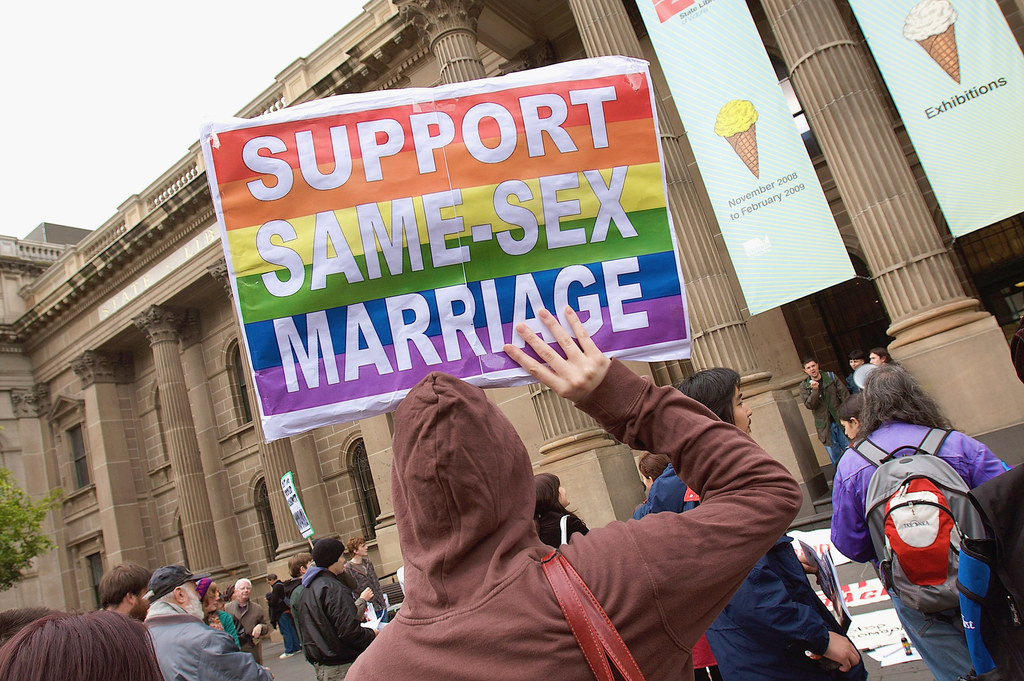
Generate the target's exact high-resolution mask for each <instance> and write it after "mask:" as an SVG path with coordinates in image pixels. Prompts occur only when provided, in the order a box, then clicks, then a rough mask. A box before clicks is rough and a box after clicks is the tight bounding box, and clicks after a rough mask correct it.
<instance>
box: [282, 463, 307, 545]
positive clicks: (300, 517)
mask: <svg viewBox="0 0 1024 681" xmlns="http://www.w3.org/2000/svg"><path fill="white" fill-rule="evenodd" d="M281 491H283V492H284V499H285V501H287V502H288V510H289V511H291V512H292V517H293V518H295V524H296V525H297V526H298V528H299V534H301V535H302V538H303V539H309V538H310V537H312V536H313V523H311V522H309V516H307V515H306V509H304V508H302V501H300V500H299V493H298V492H297V491H295V480H294V478H293V477H292V472H291V471H288V472H287V473H285V474H284V475H282V476H281Z"/></svg>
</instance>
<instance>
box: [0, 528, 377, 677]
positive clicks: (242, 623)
mask: <svg viewBox="0 0 1024 681" xmlns="http://www.w3.org/2000/svg"><path fill="white" fill-rule="evenodd" d="M347 550H348V555H349V556H350V559H349V560H348V561H346V560H345V558H344V554H345V552H346V546H345V545H343V544H342V543H341V542H340V541H339V540H337V539H334V538H324V539H319V540H317V541H316V542H315V543H314V545H313V550H312V553H300V554H297V555H295V556H293V557H292V558H291V559H290V560H289V563H288V567H289V571H290V573H291V579H289V580H288V581H287V582H283V581H281V580H280V579H278V577H277V575H276V574H274V573H270V574H268V575H267V577H266V581H267V585H268V586H269V587H270V590H269V592H268V593H267V596H266V600H267V606H268V607H267V608H264V607H263V606H262V605H261V604H260V603H258V602H256V601H254V600H252V598H251V596H252V582H251V581H250V580H249V579H246V578H241V579H238V580H236V581H235V582H233V583H232V584H230V585H229V586H228V587H227V588H226V589H225V590H224V591H223V592H221V590H220V588H219V587H218V585H217V583H216V582H215V581H213V579H212V577H211V576H210V575H209V574H205V573H200V574H196V573H193V572H191V571H190V570H189V569H188V568H186V567H184V566H182V565H166V566H163V567H159V568H157V569H156V570H155V571H153V572H150V571H149V570H148V569H146V568H145V567H143V566H141V565H138V564H136V563H131V562H129V563H122V564H120V565H116V566H114V567H113V568H111V569H110V570H109V571H107V572H106V573H105V574H104V575H103V576H102V578H101V579H100V582H99V584H98V597H99V606H100V609H99V610H98V611H96V612H91V613H71V612H60V611H56V610H52V609H50V608H44V607H31V608H17V609H13V610H7V611H3V612H0V679H2V680H3V681H35V680H37V679H38V680H42V679H58V678H59V679H67V680H68V681H94V680H95V681H99V680H101V679H103V680H107V679H118V680H124V681H151V680H152V681H159V680H160V679H163V680H164V681H200V680H203V681H205V680H207V679H210V680H212V679H218V680H220V679H223V680H225V681H236V680H238V681H270V679H272V678H273V675H272V674H271V672H270V670H269V669H268V668H267V667H265V666H264V665H263V642H264V641H265V640H266V639H267V637H268V636H269V635H270V631H271V629H272V628H276V629H279V630H280V631H281V636H282V639H283V640H284V647H285V652H284V653H282V654H281V655H280V657H281V658H282V659H285V658H288V657H291V656H293V655H295V654H297V653H298V652H300V650H301V651H303V652H304V653H305V656H306V658H307V660H308V661H309V662H310V663H311V664H312V666H313V668H314V670H315V673H316V676H317V678H318V679H321V680H323V681H327V680H332V681H333V679H340V678H343V676H344V673H343V672H344V670H345V669H346V668H347V664H348V663H350V662H351V661H352V660H353V659H354V658H355V657H356V655H358V653H359V652H361V651H362V650H363V649H365V648H366V646H367V645H369V643H370V641H372V640H373V638H374V635H375V631H376V629H371V628H365V627H363V626H362V625H363V624H364V622H366V621H367V620H370V619H372V620H373V621H374V622H377V625H376V626H377V627H379V626H380V624H379V623H380V622H386V621H387V613H386V606H387V601H386V598H385V597H384V595H383V593H384V592H383V589H382V588H381V585H380V581H379V580H378V578H377V576H376V573H375V571H374V567H373V563H372V562H371V561H370V559H369V558H368V557H367V555H366V541H365V540H364V539H363V538H362V537H352V538H351V539H350V540H349V542H348V545H347ZM321 572H324V573H326V574H327V575H330V576H331V577H332V578H331V579H320V580H316V579H315V578H316V577H317V576H318V574H319V573H321ZM306 575H309V578H308V580H307V581H305V582H304V581H303V578H304V577H305V576H306ZM303 586H306V587H308V592H309V593H308V594H307V596H306V597H305V598H302V597H301V593H302V591H303ZM346 603H350V604H351V606H352V607H351V608H347V609H346V608H344V607H343V606H344V605H345V604H346ZM377 603H380V604H381V606H382V607H383V608H384V611H383V612H374V613H373V614H374V617H372V618H371V617H370V616H368V615H367V613H369V612H371V611H372V608H373V607H374V606H375V604H377ZM339 608H340V610H341V611H343V615H344V617H342V616H341V614H342V613H340V612H339ZM368 608H370V609H371V610H368ZM268 614H269V615H268ZM346 618H347V619H346ZM343 620H344V621H343ZM346 636H354V637H355V638H357V639H358V640H359V643H358V644H355V645H352V646H349V647H347V648H346V647H345V645H346V644H345V642H344V641H345V637H346ZM8 643H10V645H8ZM58 670H63V671H58Z"/></svg>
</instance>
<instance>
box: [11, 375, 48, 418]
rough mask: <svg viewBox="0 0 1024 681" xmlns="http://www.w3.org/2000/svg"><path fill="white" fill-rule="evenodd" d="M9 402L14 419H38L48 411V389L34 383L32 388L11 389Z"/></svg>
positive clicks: (41, 384)
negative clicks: (12, 409) (11, 405)
mask: <svg viewBox="0 0 1024 681" xmlns="http://www.w3.org/2000/svg"><path fill="white" fill-rule="evenodd" d="M11 402H12V403H13V404H14V418H18V419H34V418H39V416H40V415H41V414H44V413H46V412H48V411H49V410H50V387H49V386H48V385H46V384H45V383H36V385H35V386H34V387H32V388H13V389H12V390H11Z"/></svg>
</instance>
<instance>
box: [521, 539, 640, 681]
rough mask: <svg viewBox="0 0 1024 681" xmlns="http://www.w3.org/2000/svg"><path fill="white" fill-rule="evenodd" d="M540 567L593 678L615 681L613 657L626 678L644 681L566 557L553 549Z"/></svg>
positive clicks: (616, 631)
mask: <svg viewBox="0 0 1024 681" xmlns="http://www.w3.org/2000/svg"><path fill="white" fill-rule="evenodd" d="M541 566H542V567H543V569H544V576H545V577H546V578H547V580H548V584H550V585H551V590H552V591H554V592H555V599H556V600H557V601H558V605H559V607H561V609H562V614H563V615H564V616H565V620H566V622H568V624H569V629H570V630H571V631H572V635H573V638H575V639H576V643H577V644H578V645H579V646H580V649H581V650H582V651H583V655H584V657H586V659H587V665H588V666H589V667H590V671H591V672H593V674H594V677H595V678H596V679H598V681H614V679H615V677H614V676H613V675H612V670H611V667H610V666H609V665H608V660H609V658H610V659H611V661H612V664H614V665H615V668H616V669H617V670H618V671H619V673H620V674H621V675H622V678H623V679H625V681H644V674H643V672H642V671H640V666H639V665H638V664H637V663H636V659H635V658H634V657H633V654H632V653H630V651H629V648H628V647H627V646H626V643H625V641H623V640H622V636H620V635H619V632H618V630H617V629H616V628H615V625H614V624H612V621H611V620H610V619H609V618H608V615H607V614H606V613H605V611H604V608H602V607H601V604H600V603H598V602H597V599H596V598H595V597H594V594H593V593H591V591H590V589H589V588H588V587H587V585H586V583H585V582H584V581H583V578H582V577H580V576H579V574H577V572H576V570H575V569H573V567H572V565H570V564H569V561H568V560H566V559H565V556H563V555H562V553H561V552H560V551H557V550H555V551H552V552H551V553H549V554H548V555H547V556H545V557H544V558H543V560H541Z"/></svg>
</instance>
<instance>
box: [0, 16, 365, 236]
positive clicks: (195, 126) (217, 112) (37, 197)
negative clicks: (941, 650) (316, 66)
mask: <svg viewBox="0 0 1024 681" xmlns="http://www.w3.org/2000/svg"><path fill="white" fill-rule="evenodd" d="M365 1H366V0H297V2H294V3H281V2H273V3H272V2H269V1H268V0H247V1H246V2H240V1H238V0H231V1H225V0H176V2H174V3H146V2H141V3H140V2H138V1H137V0H136V1H134V2H127V1H126V0H101V1H100V2H95V3H88V2H82V1H81V0H76V1H74V2H72V1H70V0H53V1H51V2H47V1H46V0H39V1H37V2H15V3H8V5H7V6H6V7H5V9H4V17H3V21H2V22H0V64H2V71H0V73H2V76H3V81H2V84H3V88H4V97H3V100H2V103H0V126H2V128H0V129H2V132H3V142H2V152H0V153H2V155H3V160H2V162H0V196H2V199H3V205H2V207H0V216H2V218H0V220H2V222H0V234H2V235H7V236H15V237H19V238H20V237H23V236H25V235H26V234H28V232H30V231H31V230H33V229H34V228H35V227H36V225H38V224H39V223H41V222H53V223H57V224H63V225H71V226H73V227H82V228H84V229H96V228H97V227H99V226H100V225H101V224H103V223H104V222H105V221H106V220H107V219H108V218H110V217H111V216H112V215H113V214H114V213H115V212H117V207H118V205H120V204H121V203H122V202H124V201H125V199H127V198H128V197H129V196H131V195H132V194H135V193H139V192H141V191H142V190H143V189H145V188H146V187H147V186H148V185H149V184H150V183H152V182H153V181H155V180H156V179H157V177H159V176H160V174H162V173H163V172H164V171H165V170H167V169H168V168H169V167H170V166H171V165H173V164H174V163H176V162H177V161H178V160H179V159H181V158H182V157H183V156H184V155H185V154H186V153H187V152H188V147H189V146H190V145H191V144H192V143H193V142H195V141H196V140H197V139H198V138H199V127H200V125H202V123H203V122H204V121H206V120H207V119H210V118H222V117H225V116H232V115H234V114H235V113H237V112H238V111H239V110H240V109H241V108H242V107H244V106H245V105H246V104H248V103H249V102H250V101H251V100H253V99H255V98H256V96H257V95H259V94H260V93H261V92H262V91H263V90H264V89H266V88H267V87H269V86H270V85H271V84H272V83H273V81H274V77H275V76H276V75H277V74H278V73H280V72H281V71H283V70H284V69H285V68H286V67H287V66H288V65H289V64H291V63H292V62H293V61H294V60H295V59H298V58H300V57H305V56H307V55H309V53H311V52H312V51H313V50H314V49H316V48H317V47H318V46H319V45H320V44H321V43H323V42H324V41H325V40H327V38H329V37H331V36H332V35H334V34H335V33H336V32H337V31H339V30H340V29H341V28H342V27H344V26H345V25H346V24H347V23H348V22H349V21H351V20H352V18H354V17H355V16H356V15H357V14H358V13H359V12H360V11H361V9H362V6H363V4H364V2H365Z"/></svg>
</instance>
